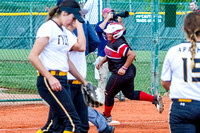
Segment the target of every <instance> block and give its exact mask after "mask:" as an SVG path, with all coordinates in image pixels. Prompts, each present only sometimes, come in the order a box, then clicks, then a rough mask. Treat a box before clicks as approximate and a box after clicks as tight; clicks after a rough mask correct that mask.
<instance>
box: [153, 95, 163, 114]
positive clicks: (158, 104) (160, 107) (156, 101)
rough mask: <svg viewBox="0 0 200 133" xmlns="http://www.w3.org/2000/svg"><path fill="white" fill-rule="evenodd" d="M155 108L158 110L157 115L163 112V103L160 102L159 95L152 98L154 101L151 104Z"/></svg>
mask: <svg viewBox="0 0 200 133" xmlns="http://www.w3.org/2000/svg"><path fill="white" fill-rule="evenodd" d="M152 104H154V105H155V106H156V108H157V109H158V112H159V113H162V112H163V110H164V105H163V102H162V97H161V96H160V95H155V96H154V100H153V103H152Z"/></svg>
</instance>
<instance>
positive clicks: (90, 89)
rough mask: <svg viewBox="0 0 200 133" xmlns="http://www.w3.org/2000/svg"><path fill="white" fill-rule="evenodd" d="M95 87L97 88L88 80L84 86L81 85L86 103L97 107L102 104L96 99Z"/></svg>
mask: <svg viewBox="0 0 200 133" xmlns="http://www.w3.org/2000/svg"><path fill="white" fill-rule="evenodd" d="M96 89H97V88H96V87H95V86H93V85H92V83H90V82H88V83H87V85H86V86H83V87H82V93H83V98H84V101H85V103H86V105H88V106H91V107H99V106H102V105H103V103H101V102H99V101H98V98H97V94H96Z"/></svg>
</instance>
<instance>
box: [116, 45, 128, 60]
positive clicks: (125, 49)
mask: <svg viewBox="0 0 200 133" xmlns="http://www.w3.org/2000/svg"><path fill="white" fill-rule="evenodd" d="M129 49H130V48H129V46H128V45H126V44H125V43H123V44H122V45H120V46H119V47H118V49H117V53H118V54H119V55H121V56H124V57H125V56H126V55H127V53H128V50H129Z"/></svg>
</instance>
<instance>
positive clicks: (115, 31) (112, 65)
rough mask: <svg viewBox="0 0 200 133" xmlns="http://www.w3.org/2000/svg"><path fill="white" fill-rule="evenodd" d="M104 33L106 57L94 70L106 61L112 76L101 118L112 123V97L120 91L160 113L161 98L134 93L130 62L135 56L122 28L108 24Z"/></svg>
mask: <svg viewBox="0 0 200 133" xmlns="http://www.w3.org/2000/svg"><path fill="white" fill-rule="evenodd" d="M104 32H106V35H107V37H108V43H107V45H106V47H105V53H106V56H105V57H104V58H103V60H102V61H101V62H100V63H99V64H97V66H96V68H97V69H99V68H100V67H101V65H102V64H103V63H105V62H107V61H108V68H109V71H110V72H111V73H112V74H111V76H110V77H109V80H108V82H107V86H106V94H105V106H104V112H103V116H104V117H105V118H106V120H107V121H108V122H111V121H112V117H111V110H112V108H113V105H114V97H115V95H116V94H117V93H118V92H119V91H120V90H121V91H122V92H123V94H124V96H125V97H127V98H128V99H130V100H141V101H150V102H152V103H153V104H155V106H156V107H157V108H158V111H159V112H160V113H162V112H163V103H162V98H161V96H159V95H156V96H151V95H149V94H147V93H145V92H143V91H134V77H135V75H136V68H135V66H134V65H133V64H132V62H133V61H134V59H135V57H136V55H135V53H134V52H133V51H132V50H131V48H130V47H129V45H128V43H127V42H126V40H125V38H124V36H123V27H122V26H121V25H120V24H119V23H110V24H109V25H108V26H107V28H106V29H105V30H104Z"/></svg>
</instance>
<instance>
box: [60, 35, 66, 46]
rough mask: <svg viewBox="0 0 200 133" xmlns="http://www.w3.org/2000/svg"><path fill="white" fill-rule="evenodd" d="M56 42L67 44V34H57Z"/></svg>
mask: <svg viewBox="0 0 200 133" xmlns="http://www.w3.org/2000/svg"><path fill="white" fill-rule="evenodd" d="M58 44H61V45H67V44H68V38H67V36H66V35H58Z"/></svg>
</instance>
